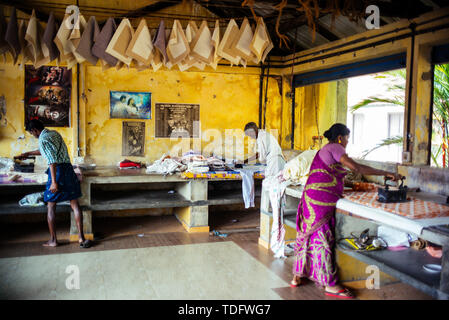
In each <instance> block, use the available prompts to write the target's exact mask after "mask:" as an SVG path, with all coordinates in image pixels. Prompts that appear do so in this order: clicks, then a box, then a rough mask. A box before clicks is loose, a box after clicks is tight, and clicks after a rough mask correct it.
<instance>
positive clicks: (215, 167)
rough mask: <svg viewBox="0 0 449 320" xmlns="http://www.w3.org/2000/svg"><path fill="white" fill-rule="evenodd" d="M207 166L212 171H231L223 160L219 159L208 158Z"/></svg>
mask: <svg viewBox="0 0 449 320" xmlns="http://www.w3.org/2000/svg"><path fill="white" fill-rule="evenodd" d="M207 164H208V166H209V169H210V171H224V170H227V169H229V168H227V167H226V164H225V162H224V161H223V160H221V159H218V158H217V157H209V158H207Z"/></svg>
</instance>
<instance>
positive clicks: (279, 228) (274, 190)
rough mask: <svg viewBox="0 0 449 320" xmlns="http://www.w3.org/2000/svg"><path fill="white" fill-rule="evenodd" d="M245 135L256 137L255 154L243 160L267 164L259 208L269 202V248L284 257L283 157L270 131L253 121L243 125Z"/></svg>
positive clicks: (284, 184) (276, 255)
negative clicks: (271, 216)
mask: <svg viewBox="0 0 449 320" xmlns="http://www.w3.org/2000/svg"><path fill="white" fill-rule="evenodd" d="M245 135H247V136H249V137H251V138H253V139H256V143H255V146H254V147H255V148H254V149H255V150H254V151H255V153H256V155H255V156H252V157H250V158H248V160H246V161H245V162H246V163H248V162H250V161H253V160H254V159H256V158H257V159H259V160H260V162H262V163H266V164H267V168H266V169H265V179H264V181H263V183H262V185H263V188H262V203H261V208H265V209H267V207H268V203H271V209H272V212H273V224H272V227H271V229H272V230H271V236H270V249H271V250H272V251H273V252H274V256H275V257H276V258H281V257H284V246H285V241H284V238H285V228H284V224H283V219H284V218H283V206H284V205H283V202H285V198H284V193H285V188H286V187H287V185H288V184H289V182H288V181H283V179H282V173H281V172H282V170H283V169H284V166H285V159H284V156H283V154H282V149H281V147H280V146H279V143H278V142H277V140H276V138H275V137H274V136H273V135H272V134H271V133H269V132H267V131H265V130H263V129H259V128H258V127H257V125H256V124H255V123H254V122H250V123H248V124H247V125H246V126H245ZM268 201H269V202H268Z"/></svg>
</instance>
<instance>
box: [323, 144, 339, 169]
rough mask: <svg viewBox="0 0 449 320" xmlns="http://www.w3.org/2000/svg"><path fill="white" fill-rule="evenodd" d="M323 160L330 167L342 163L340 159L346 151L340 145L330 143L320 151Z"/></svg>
mask: <svg viewBox="0 0 449 320" xmlns="http://www.w3.org/2000/svg"><path fill="white" fill-rule="evenodd" d="M318 154H319V155H320V158H321V160H323V162H324V163H325V164H326V165H328V166H330V165H333V164H335V163H338V162H340V158H341V157H342V156H343V155H344V154H346V149H345V148H344V147H343V146H342V145H341V144H339V143H328V144H326V145H325V146H324V147H322V148H321V150H320V151H318Z"/></svg>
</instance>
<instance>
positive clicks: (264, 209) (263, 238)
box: [259, 183, 271, 249]
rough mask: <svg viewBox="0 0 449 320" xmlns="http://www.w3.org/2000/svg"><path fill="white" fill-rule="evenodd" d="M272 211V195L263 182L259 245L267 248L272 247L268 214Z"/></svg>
mask: <svg viewBox="0 0 449 320" xmlns="http://www.w3.org/2000/svg"><path fill="white" fill-rule="evenodd" d="M269 212H271V208H270V196H269V193H268V189H266V188H265V187H264V184H263V183H262V192H261V198H260V235H259V245H261V246H262V247H264V248H265V249H269V248H270V234H271V219H270V218H271V217H270V216H269V215H268V214H267V213H269Z"/></svg>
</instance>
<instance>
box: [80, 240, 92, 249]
mask: <svg viewBox="0 0 449 320" xmlns="http://www.w3.org/2000/svg"><path fill="white" fill-rule="evenodd" d="M91 246H92V241H90V240H84V242H80V248H83V249H87V248H90V247H91Z"/></svg>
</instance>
